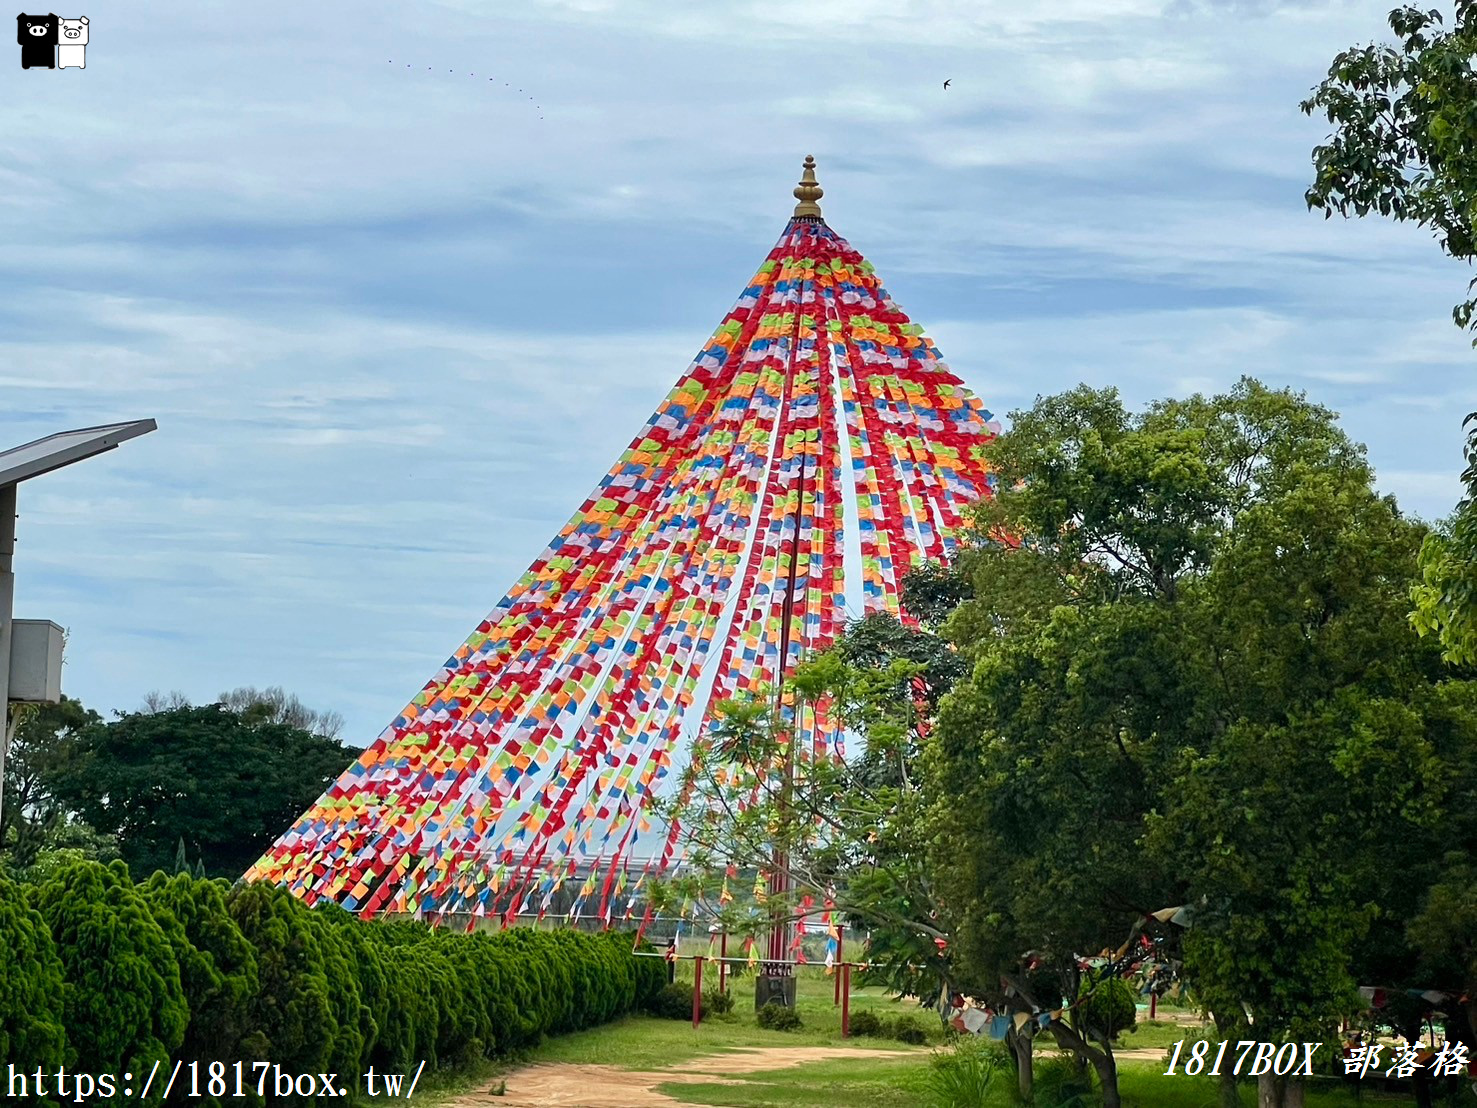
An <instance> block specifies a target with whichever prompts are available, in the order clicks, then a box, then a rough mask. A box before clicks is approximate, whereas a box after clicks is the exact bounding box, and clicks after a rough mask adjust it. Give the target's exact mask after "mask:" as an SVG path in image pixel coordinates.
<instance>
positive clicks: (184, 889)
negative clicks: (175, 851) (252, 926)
mask: <svg viewBox="0 0 1477 1108" xmlns="http://www.w3.org/2000/svg"><path fill="white" fill-rule="evenodd" d="M229 887H230V886H228V885H227V884H226V883H225V882H224V881H219V880H217V881H209V880H205V879H203V878H195V877H191V876H189V875H188V874H183V873H181V874H177V875H175V876H170V875H169V874H166V873H164V872H162V871H160V872H157V873H155V874H154V875H153V876H151V877H150V878H149V879H148V881H146V882H144V883H143V884H142V885H140V886H139V893H140V895H142V897H143V899H144V903H145V905H146V906H147V907H148V909H149V912H150V914H151V915H152V916H153V917H154V920H155V922H157V923H158V924H159V926H160V927H161V928H162V929H163V931H164V933H165V935H166V936H168V938H169V941H170V945H171V946H172V947H173V948H174V956H175V961H176V962H177V963H178V964H179V971H180V985H181V987H182V988H183V990H184V996H185V1005H186V1007H187V1008H188V1010H189V1013H190V1019H189V1023H188V1024H187V1025H186V1027H185V1038H184V1041H183V1042H182V1043H181V1044H180V1048H179V1051H178V1053H177V1055H176V1057H177V1058H178V1059H179V1060H182V1061H184V1062H187V1063H188V1062H192V1061H193V1062H200V1063H201V1064H202V1066H204V1065H208V1064H209V1063H210V1062H213V1061H217V1060H219V1061H234V1060H237V1059H240V1060H243V1061H245V1060H248V1059H250V1060H253V1061H255V1060H261V1061H266V1060H267V1058H266V1045H267V1044H266V1041H265V1037H264V1036H263V1035H262V1034H261V1033H260V1031H259V1030H258V1029H257V1028H256V1026H255V1024H254V1023H253V1022H252V1018H251V1003H252V998H253V997H255V996H256V993H257V985H258V982H257V973H256V952H255V951H254V950H253V949H252V947H251V944H250V943H248V942H247V941H246V936H244V935H242V934H241V929H240V928H239V927H237V926H236V921H235V920H233V919H232V918H231V915H230V912H229V911H228V910H227V908H226V891H227V890H228V889H229ZM206 1091H208V1090H206ZM170 1100H171V1103H179V1104H184V1103H186V1102H187V1101H188V1102H190V1103H213V1104H219V1103H220V1101H219V1100H218V1099H216V1098H206V1099H205V1100H200V1099H198V1098H191V1097H190V1095H189V1091H188V1089H187V1088H186V1087H185V1085H184V1084H183V1083H177V1084H176V1087H175V1089H174V1090H173V1092H172V1093H171V1096H170Z"/></svg>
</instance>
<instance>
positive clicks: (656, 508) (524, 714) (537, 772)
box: [246, 217, 1000, 926]
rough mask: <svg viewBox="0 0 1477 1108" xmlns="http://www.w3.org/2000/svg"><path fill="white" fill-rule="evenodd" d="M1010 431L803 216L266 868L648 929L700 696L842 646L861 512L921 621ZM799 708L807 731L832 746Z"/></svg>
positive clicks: (371, 896) (397, 907)
mask: <svg viewBox="0 0 1477 1108" xmlns="http://www.w3.org/2000/svg"><path fill="white" fill-rule="evenodd" d="M554 414H555V416H556V417H557V413H554ZM999 429H1000V425H999V423H998V422H996V420H995V419H994V417H993V416H992V415H991V414H990V413H989V412H988V411H986V410H985V409H984V408H983V407H982V406H981V404H980V402H979V400H978V399H976V398H975V397H974V396H973V395H972V394H970V393H969V391H968V390H967V389H965V387H964V385H963V384H962V383H961V382H960V380H959V379H958V378H957V377H955V376H954V375H953V374H952V373H951V372H950V371H949V370H948V368H947V367H946V366H945V364H944V363H943V361H942V359H941V356H940V354H939V352H938V350H937V349H936V348H935V347H934V346H933V344H932V343H931V342H930V341H929V339H928V338H927V337H926V336H925V335H924V334H923V331H922V328H921V327H919V326H918V325H917V324H915V323H913V322H912V321H911V320H910V319H909V318H908V317H907V316H906V315H905V314H904V313H903V311H902V310H901V309H900V308H899V307H898V306H897V304H896V303H894V302H893V300H892V298H891V297H890V296H889V295H888V293H887V291H886V289H885V288H884V287H883V286H882V284H881V282H880V280H879V279H878V277H877V276H876V274H875V272H874V270H873V268H872V266H871V265H870V264H869V263H868V262H867V261H866V260H865V259H864V258H863V257H862V256H861V255H860V254H859V253H858V252H857V251H856V250H855V249H853V248H852V247H851V245H850V244H848V243H847V242H846V241H845V240H844V239H842V238H841V237H840V236H839V235H837V234H836V233H835V232H834V231H833V230H831V228H830V227H828V226H827V225H826V224H825V223H824V222H822V221H821V220H820V219H819V218H818V217H817V218H800V217H797V218H795V219H792V220H791V221H790V223H789V224H788V225H787V226H786V228H785V231H784V233H783V235H782V236H781V237H780V239H779V242H778V243H777V244H776V246H775V247H774V249H773V250H772V251H770V253H769V256H768V258H767V259H766V260H765V262H764V264H763V265H762V266H760V268H759V271H758V272H757V273H756V274H755V276H754V278H753V280H752V281H750V283H749V285H748V286H747V287H746V288H745V289H744V291H743V292H742V293H741V294H740V296H739V298H738V300H737V302H736V303H735V304H734V306H733V308H732V309H731V310H730V311H729V313H728V314H727V316H725V317H724V319H723V321H722V323H721V324H720V325H719V326H718V328H717V330H716V331H715V332H714V333H713V336H712V338H711V339H710V340H709V341H708V343H707V344H706V345H705V346H704V347H703V349H702V350H701V351H700V353H699V354H698V356H697V358H696V359H695V360H694V361H693V362H692V364H691V365H690V366H689V367H688V369H687V371H686V372H685V373H684V374H683V375H682V376H681V378H680V379H679V380H678V381H677V383H676V385H675V386H673V388H672V389H671V391H670V392H669V393H668V395H667V397H666V399H665V400H664V401H663V402H662V403H661V405H660V406H659V407H658V408H657V410H656V411H655V412H654V413H653V414H652V416H651V418H650V419H649V420H648V421H647V422H646V425H645V426H644V427H643V428H642V429H641V431H639V432H638V433H637V434H636V436H635V437H634V438H633V439H632V440H631V443H630V445H629V446H628V447H627V449H626V450H625V451H624V452H623V453H622V454H621V456H620V458H619V459H617V461H616V462H615V464H614V465H613V466H612V467H611V468H610V470H609V471H608V472H607V473H606V475H605V476H604V477H603V478H602V479H601V480H600V483H599V485H598V486H597V487H596V489H595V490H594V491H593V492H592V493H591V494H590V496H589V497H588V498H587V499H586V500H585V502H584V503H583V504H582V505H581V506H580V507H579V509H578V510H577V511H576V512H575V513H574V514H573V515H572V516H571V517H570V519H569V522H568V523H566V524H565V525H564V527H562V528H561V529H560V530H559V533H558V534H557V535H556V536H555V537H554V538H553V539H552V541H551V542H550V543H549V545H548V546H547V547H546V548H545V550H544V551H543V552H542V553H541V554H540V555H539V556H538V558H537V559H535V561H534V562H533V564H532V565H531V566H530V567H529V568H528V570H527V571H526V572H525V573H524V574H523V576H522V577H521V578H520V579H519V580H518V582H517V583H516V584H515V585H514V586H513V587H512V588H511V589H510V590H509V592H508V593H507V595H506V596H504V597H503V598H502V600H500V601H499V602H498V604H497V606H496V607H495V608H494V609H493V610H492V612H491V613H490V614H489V615H488V617H487V618H486V619H485V620H483V621H482V622H480V623H479V624H478V625H477V627H476V628H475V629H474V630H473V631H472V633H471V635H469V636H468V637H467V639H466V641H465V642H463V643H462V644H461V646H459V647H458V648H457V649H456V650H455V651H453V653H452V654H451V656H450V657H449V658H447V660H446V662H445V663H444V664H443V665H442V666H441V668H440V669H439V670H437V672H436V673H434V674H433V675H432V677H431V678H430V680H428V681H427V682H426V684H425V686H424V687H423V688H422V690H421V691H420V692H419V693H418V694H417V695H416V696H415V697H414V698H413V699H412V700H411V701H410V703H409V704H408V705H407V706H406V707H405V709H404V710H403V711H402V712H400V713H399V714H398V715H397V716H396V717H395V719H393V720H392V721H391V722H390V724H389V726H388V727H387V728H386V729H385V731H384V732H383V733H382V734H381V735H380V736H379V738H378V739H377V740H376V741H375V742H374V743H373V744H371V745H370V746H369V747H368V748H367V749H366V750H365V751H364V752H363V754H362V755H360V757H359V758H358V760H357V761H356V762H355V763H354V764H353V765H352V766H350V767H349V768H348V770H346V771H345V772H344V773H343V774H342V775H341V776H340V777H339V778H338V779H337V780H336V781H335V782H333V784H332V785H330V786H329V788H328V789H327V790H326V791H325V792H324V794H323V795H322V796H321V797H320V798H319V799H318V800H317V801H316V802H315V803H314V804H313V805H312V806H311V807H310V808H309V809H308V810H307V811H306V812H304V813H303V814H302V815H301V816H300V817H299V818H298V819H297V820H296V821H295V822H294V823H293V825H292V826H291V827H290V828H289V829H288V830H287V831H286V832H285V833H284V834H283V835H282V836H281V837H280V838H279V839H278V840H277V841H276V842H275V843H274V844H273V845H272V846H271V847H270V848H269V849H268V850H267V851H266V853H265V854H264V855H263V856H262V857H261V858H260V859H259V860H258V861H257V862H256V863H255V864H254V865H253V866H252V867H251V869H250V870H249V871H248V872H247V874H246V879H247V880H252V881H269V882H273V883H275V884H278V885H281V886H284V887H286V888H287V889H289V890H290V891H292V892H293V893H295V894H296V895H298V896H300V897H302V898H303V899H304V900H305V901H307V902H309V903H313V902H316V901H319V900H325V899H326V900H332V901H335V902H337V903H339V904H341V905H343V906H344V907H345V908H347V909H349V910H350V911H353V912H356V913H359V914H360V915H363V916H366V917H369V916H375V915H378V914H381V913H393V914H407V915H412V916H414V917H416V918H420V919H425V920H428V921H429V922H432V923H439V922H444V921H446V920H447V919H448V918H450V917H453V916H456V917H459V918H460V917H465V918H466V921H467V924H468V926H471V925H472V924H473V923H474V922H475V920H477V919H483V918H486V919H491V920H503V921H504V922H507V921H509V920H511V919H513V918H515V917H517V916H521V915H530V914H533V915H538V916H540V917H542V916H543V915H546V914H551V913H555V912H556V909H555V907H554V905H555V904H556V903H560V904H564V903H567V902H571V901H572V903H573V904H574V905H575V906H576V907H574V908H571V909H569V911H570V912H571V913H573V912H582V913H585V914H586V915H589V916H594V917H596V918H599V919H601V920H603V921H604V922H605V923H606V924H607V925H609V924H611V923H612V921H613V920H618V919H620V918H621V916H622V911H621V908H620V905H621V904H622V903H623V902H624V904H625V908H624V918H626V919H631V918H632V913H633V911H634V909H633V904H634V902H635V901H636V899H637V898H638V897H639V895H640V892H639V890H640V888H641V882H640V880H637V881H636V884H635V888H634V889H633V888H631V887H630V886H629V885H628V880H629V879H630V878H632V877H638V878H642V879H644V877H645V876H646V875H648V874H651V873H658V874H659V873H661V872H664V871H665V870H666V869H667V868H669V867H670V866H671V864H672V863H673V860H674V857H675V856H676V854H677V851H678V845H679V836H680V830H681V829H680V826H678V825H676V824H673V825H670V826H666V825H663V824H661V823H660V822H658V821H654V820H653V819H652V818H651V804H652V801H653V799H654V798H655V797H657V796H658V795H660V794H662V792H663V790H664V789H667V788H670V787H671V786H672V785H673V784H674V783H675V780H676V779H675V777H673V762H674V759H677V758H678V757H679V754H680V752H679V749H678V747H679V743H680V742H681V741H682V740H683V738H684V736H690V738H691V741H692V742H693V743H694V746H695V747H696V748H699V749H700V748H702V747H703V746H704V744H709V743H711V736H712V731H713V726H714V721H713V719H712V717H711V715H708V714H706V713H703V714H700V713H699V711H698V708H697V706H698V705H699V704H700V703H704V704H712V703H717V702H719V701H722V700H726V699H733V698H736V697H739V696H742V695H744V694H752V693H754V692H756V691H757V690H761V689H764V688H770V687H773V686H774V685H775V683H776V681H777V679H778V678H779V677H780V676H781V674H783V673H786V672H788V671H789V670H790V669H792V668H793V667H794V666H795V665H796V664H797V662H798V661H799V660H800V659H801V658H802V656H803V655H804V654H805V653H806V652H808V651H810V650H813V649H817V648H823V647H824V646H825V645H827V644H828V643H830V642H831V641H832V640H833V639H834V638H835V636H836V635H837V634H838V632H839V631H840V629H841V628H842V626H843V625H844V621H845V619H846V597H847V588H848V586H847V581H846V576H845V570H846V566H845V562H846V558H845V551H846V545H847V539H846V533H845V532H846V528H847V527H854V528H855V532H856V546H857V548H859V550H860V559H859V562H857V563H856V565H855V568H856V569H857V570H858V571H859V573H860V578H861V580H860V585H861V592H862V596H863V599H864V605H865V610H866V611H867V612H881V611H885V612H890V613H893V614H895V615H897V614H900V612H901V608H900V585H901V580H902V577H903V574H904V573H905V572H906V571H907V570H908V569H909V568H910V567H911V566H913V565H915V564H918V563H919V562H921V561H922V560H924V559H942V558H945V557H947V556H948V554H949V553H950V551H951V550H952V549H953V547H954V543H955V535H956V533H957V532H958V530H959V529H960V528H961V527H962V525H963V523H964V520H965V514H966V511H967V509H968V507H969V505H970V504H971V503H972V502H974V501H976V500H978V499H980V498H981V497H984V496H986V495H988V494H989V493H990V491H991V488H992V480H993V479H992V477H991V475H990V474H989V472H988V468H987V466H986V464H985V461H984V457H983V450H984V448H985V446H986V445H987V444H988V443H989V442H990V441H991V439H992V438H993V437H994V436H995V435H996V434H997V433H998V432H999ZM843 471H845V473H844V474H843ZM784 621H788V624H789V626H790V627H791V628H792V633H791V634H790V635H789V637H788V642H787V644H786V647H785V652H784V656H783V657H782V656H781V639H782V636H781V634H780V629H781V625H782V622H784ZM804 716H805V718H804V719H802V720H800V721H797V723H796V726H795V728H794V734H793V736H792V741H793V742H795V743H797V744H799V749H801V750H811V749H818V748H820V747H824V745H825V744H826V742H827V741H829V740H828V739H827V730H826V729H827V727H828V726H829V724H828V722H827V720H826V718H825V715H824V713H822V712H810V713H805V714H804ZM833 730H834V728H833ZM633 866H634V868H635V870H636V873H635V874H632V873H631V870H632V868H633ZM766 895H768V890H767V888H766V887H765V885H764V882H763V880H762V878H761V880H760V881H758V882H756V885H755V889H754V897H755V900H756V901H758V902H760V903H763V900H764V897H765V896H766Z"/></svg>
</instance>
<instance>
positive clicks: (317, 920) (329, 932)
mask: <svg viewBox="0 0 1477 1108" xmlns="http://www.w3.org/2000/svg"><path fill="white" fill-rule="evenodd" d="M305 918H306V920H307V923H308V926H309V928H310V929H312V931H313V933H314V934H313V937H314V939H315V940H316V942H317V944H318V952H319V956H320V957H321V958H322V959H323V976H324V978H325V980H326V981H327V982H328V1003H329V1007H330V1009H331V1011H332V1015H333V1035H332V1037H331V1038H330V1039H329V1041H328V1057H327V1058H326V1059H325V1062H324V1065H325V1066H327V1068H328V1071H329V1072H330V1073H361V1072H363V1070H364V1067H365V1066H366V1065H368V1063H369V1057H368V1051H369V1047H371V1046H372V1045H373V1044H374V1036H375V1032H376V1030H377V1029H376V1027H375V1024H374V1018H373V1015H372V1013H371V1012H370V1010H369V1007H368V1006H367V1005H365V1004H364V1002H363V993H362V991H361V989H360V988H359V979H360V976H361V975H368V974H370V973H372V972H373V971H372V969H371V966H370V964H369V963H368V960H367V959H365V958H364V957H363V955H362V953H361V952H360V951H359V950H358V942H357V939H356V938H355V936H354V931H355V928H356V923H355V919H354V917H353V916H351V915H349V913H348V912H345V911H344V910H343V909H342V908H340V907H339V906H338V905H336V904H326V905H322V906H320V907H317V908H314V909H312V910H311V911H309V912H307V913H305Z"/></svg>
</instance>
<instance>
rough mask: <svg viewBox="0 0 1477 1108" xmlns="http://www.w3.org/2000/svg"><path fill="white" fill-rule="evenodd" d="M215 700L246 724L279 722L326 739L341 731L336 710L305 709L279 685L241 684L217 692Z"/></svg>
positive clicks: (305, 706) (339, 733)
mask: <svg viewBox="0 0 1477 1108" xmlns="http://www.w3.org/2000/svg"><path fill="white" fill-rule="evenodd" d="M219 700H220V703H221V704H223V705H225V706H226V708H227V709H229V710H230V711H232V712H235V713H237V714H238V715H239V716H241V718H242V719H244V720H246V721H247V722H248V723H280V724H283V725H285V726H287V727H296V728H297V729H298V730H299V731H309V732H311V733H312V734H314V735H322V736H323V737H324V738H326V739H337V738H339V737H340V736H341V735H342V734H343V731H344V717H343V716H342V715H341V714H340V713H338V712H335V711H333V710H332V709H327V708H325V709H316V708H309V707H308V706H307V705H306V704H304V703H303V702H302V701H301V700H299V699H298V697H297V694H296V693H289V692H286V691H285V690H284V689H283V688H282V686H281V685H271V686H269V687H267V688H265V689H258V688H257V687H256V686H254V685H242V686H241V687H239V688H235V689H232V690H231V691H230V692H223V693H221V695H220V697H219Z"/></svg>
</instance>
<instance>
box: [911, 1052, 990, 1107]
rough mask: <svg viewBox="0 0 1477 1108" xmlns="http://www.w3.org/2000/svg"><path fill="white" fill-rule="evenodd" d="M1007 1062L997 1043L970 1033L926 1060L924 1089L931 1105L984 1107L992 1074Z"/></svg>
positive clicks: (987, 1102)
mask: <svg viewBox="0 0 1477 1108" xmlns="http://www.w3.org/2000/svg"><path fill="white" fill-rule="evenodd" d="M1007 1064H1008V1060H1007V1059H1006V1057H1005V1053H1004V1050H1003V1048H1002V1047H1001V1046H1000V1044H998V1043H993V1042H991V1041H990V1040H988V1039H981V1038H978V1037H976V1036H973V1035H970V1036H967V1037H964V1038H961V1039H959V1040H958V1041H957V1042H955V1044H954V1048H953V1049H952V1050H950V1051H946V1052H939V1053H937V1054H935V1055H934V1056H933V1058H932V1059H931V1060H930V1062H929V1070H928V1085H927V1088H928V1091H929V1094H930V1097H931V1100H932V1104H933V1108H986V1106H987V1105H989V1104H990V1088H991V1086H992V1085H993V1084H994V1082H995V1074H996V1073H997V1072H998V1071H999V1070H1000V1069H1001V1067H1002V1066H1005V1065H1007Z"/></svg>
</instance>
